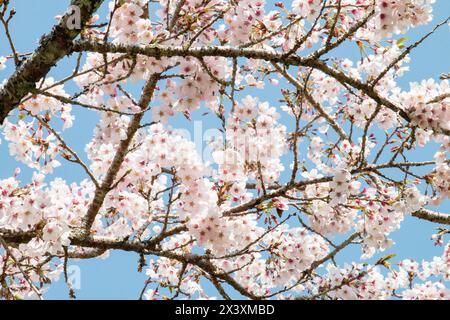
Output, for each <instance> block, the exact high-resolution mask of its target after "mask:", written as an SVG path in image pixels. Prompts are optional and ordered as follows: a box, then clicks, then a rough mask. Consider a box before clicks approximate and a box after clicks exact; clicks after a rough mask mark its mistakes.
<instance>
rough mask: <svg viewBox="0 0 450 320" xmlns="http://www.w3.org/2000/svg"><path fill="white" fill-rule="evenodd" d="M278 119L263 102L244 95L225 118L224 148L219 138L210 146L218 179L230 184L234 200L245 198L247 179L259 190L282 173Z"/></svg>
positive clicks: (283, 134)
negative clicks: (251, 180) (217, 165)
mask: <svg viewBox="0 0 450 320" xmlns="http://www.w3.org/2000/svg"><path fill="white" fill-rule="evenodd" d="M279 117H280V115H279V114H278V113H277V112H276V109H275V108H274V107H270V106H269V104H268V103H267V102H263V103H261V102H259V101H258V99H257V98H253V97H250V96H247V97H246V98H244V99H243V100H242V101H241V103H240V104H238V105H236V106H235V110H234V113H233V114H232V115H231V116H230V117H229V118H228V119H227V123H226V140H225V141H226V143H225V149H223V148H224V143H223V142H222V141H221V140H220V139H218V140H216V141H214V142H213V143H211V146H212V148H213V150H215V151H214V152H213V158H214V161H215V162H216V163H218V164H219V171H218V179H219V180H220V181H221V182H225V183H232V184H233V187H231V189H230V192H231V194H232V196H233V198H234V199H237V200H242V198H241V197H242V196H244V197H246V195H245V183H246V182H247V180H248V179H255V180H256V181H257V184H258V185H259V187H260V188H262V183H264V184H265V185H269V184H271V183H274V182H276V181H277V180H278V178H279V175H280V173H281V172H282V171H283V170H284V166H283V165H282V163H281V160H280V157H281V156H282V155H283V154H284V153H285V152H286V149H287V140H286V127H285V126H283V125H280V124H279V123H278V119H279ZM246 198H247V197H246Z"/></svg>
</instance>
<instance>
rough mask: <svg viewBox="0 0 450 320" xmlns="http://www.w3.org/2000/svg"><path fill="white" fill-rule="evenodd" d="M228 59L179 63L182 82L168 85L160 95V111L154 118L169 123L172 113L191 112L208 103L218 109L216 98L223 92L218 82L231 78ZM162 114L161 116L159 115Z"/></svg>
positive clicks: (216, 58) (205, 59)
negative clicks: (202, 103)
mask: <svg viewBox="0 0 450 320" xmlns="http://www.w3.org/2000/svg"><path fill="white" fill-rule="evenodd" d="M228 62H229V61H228V59H226V58H223V57H205V58H203V59H202V60H201V61H199V60H194V59H191V58H184V59H181V61H179V63H180V65H179V70H180V75H182V76H183V77H184V79H183V80H181V81H179V82H174V81H167V84H166V88H165V90H164V91H162V92H161V94H160V95H159V97H158V98H159V99H160V101H161V102H162V106H161V107H157V108H155V109H154V110H153V114H154V115H156V116H157V119H158V117H159V118H161V119H162V120H166V119H167V117H168V116H169V115H170V114H171V113H173V112H192V111H194V110H197V109H198V108H199V107H200V103H201V102H202V101H203V102H205V105H206V106H208V107H209V106H211V105H215V104H216V101H217V97H216V94H217V93H218V91H219V89H220V83H219V82H218V81H216V80H215V79H218V80H219V81H226V80H227V79H228V78H229V76H230V75H231V68H230V67H229V66H228ZM158 114H159V115H158Z"/></svg>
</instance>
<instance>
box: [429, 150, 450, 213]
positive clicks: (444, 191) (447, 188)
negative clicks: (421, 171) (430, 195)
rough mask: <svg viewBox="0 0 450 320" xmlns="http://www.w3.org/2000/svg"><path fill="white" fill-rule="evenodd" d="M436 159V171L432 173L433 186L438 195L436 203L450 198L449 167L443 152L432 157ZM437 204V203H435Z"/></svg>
mask: <svg viewBox="0 0 450 320" xmlns="http://www.w3.org/2000/svg"><path fill="white" fill-rule="evenodd" d="M434 158H435V159H436V169H435V170H434V172H433V186H434V187H435V188H436V191H437V192H438V193H439V197H437V199H440V200H438V202H440V201H442V200H443V199H445V198H450V179H449V178H448V177H449V176H450V166H449V163H448V161H446V159H445V152H441V151H440V152H437V153H436V154H435V155H434ZM435 203H436V204H438V203H437V202H435Z"/></svg>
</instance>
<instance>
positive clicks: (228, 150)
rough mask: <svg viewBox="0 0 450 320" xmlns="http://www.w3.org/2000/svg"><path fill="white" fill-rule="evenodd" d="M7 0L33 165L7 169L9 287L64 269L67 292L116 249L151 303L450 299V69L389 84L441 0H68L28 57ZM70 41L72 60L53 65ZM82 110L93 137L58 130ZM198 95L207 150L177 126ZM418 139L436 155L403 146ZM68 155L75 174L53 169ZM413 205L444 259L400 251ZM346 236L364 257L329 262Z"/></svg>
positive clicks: (6, 23)
mask: <svg viewBox="0 0 450 320" xmlns="http://www.w3.org/2000/svg"><path fill="white" fill-rule="evenodd" d="M12 2H13V1H8V0H2V1H0V22H1V26H0V27H3V32H4V34H5V36H6V39H7V40H8V41H7V45H8V46H9V48H10V55H8V56H5V57H0V70H1V73H0V78H2V79H4V81H3V83H2V84H1V86H0V120H1V123H2V127H1V133H2V143H3V144H7V145H8V148H9V154H10V156H13V157H14V158H15V159H16V161H17V162H18V163H21V164H23V165H25V166H27V167H29V168H31V169H32V170H33V171H34V174H33V176H32V179H31V180H30V181H26V179H23V178H22V177H21V173H20V170H17V171H16V172H14V173H12V174H11V176H10V177H9V178H7V179H4V180H1V181H0V245H1V247H2V249H0V283H1V286H0V297H1V298H4V299H22V298H24V299H37V298H42V297H43V295H44V293H45V292H46V290H47V289H48V288H49V286H51V285H52V283H53V282H55V281H56V280H57V279H58V278H59V277H62V278H63V279H65V280H66V282H67V284H68V290H69V292H70V296H71V297H75V295H76V291H75V290H74V289H73V288H72V287H71V283H70V281H68V276H67V265H68V263H69V261H70V260H71V259H99V258H101V259H107V258H108V254H109V252H110V251H114V250H125V251H129V252H134V253H135V254H136V257H137V259H136V261H138V262H137V268H138V270H139V271H140V272H143V273H145V274H146V275H147V277H148V281H146V282H145V283H143V288H136V292H137V294H138V293H139V292H141V298H145V299H162V298H169V299H177V298H178V299H199V298H214V297H216V298H219V299H222V298H223V299H230V298H236V297H241V298H249V299H270V298H277V299H392V298H402V299H449V298H450V290H449V289H447V288H446V282H447V284H448V281H449V280H450V243H449V242H448V241H447V242H446V239H445V236H446V234H448V233H450V231H449V229H448V228H447V226H448V225H450V216H449V215H448V214H446V213H445V212H442V208H443V206H444V205H445V202H446V201H448V198H449V197H450V166H449V164H450V161H449V159H448V153H449V152H450V84H449V82H448V80H447V79H446V78H448V75H446V74H443V75H442V76H441V80H440V81H435V80H433V79H424V80H422V79H420V80H419V82H415V83H411V84H410V87H409V89H407V90H405V89H403V88H401V87H400V85H399V84H398V79H399V78H401V77H402V76H403V74H404V73H406V72H412V73H413V72H414V70H412V71H409V68H408V62H409V54H410V53H411V51H412V50H414V49H415V48H416V47H418V46H419V45H421V44H422V43H423V42H424V41H426V39H427V38H428V37H430V36H432V35H433V33H434V32H435V31H436V30H437V29H438V28H441V27H442V28H448V26H447V24H448V22H449V19H447V20H445V21H442V22H440V21H434V20H433V3H434V2H435V1H434V0H402V1H400V0H294V1H292V2H291V1H286V2H277V3H274V2H270V1H266V0H159V1H153V0H113V1H102V0H95V1H85V0H73V1H72V3H71V6H70V8H69V9H68V11H67V12H66V13H65V14H63V15H62V16H59V17H57V20H58V21H57V24H56V25H55V27H54V28H53V29H52V30H51V31H49V33H48V34H47V35H45V36H43V37H42V39H41V41H40V42H39V44H38V45H37V48H36V49H35V51H34V52H32V53H22V52H18V51H17V49H16V46H15V44H14V43H15V42H14V41H15V39H14V37H13V36H12V33H11V30H10V26H11V24H10V23H11V21H13V19H14V15H15V10H14V9H13V7H12ZM102 6H108V8H109V9H108V10H109V11H108V14H107V15H106V16H99V15H97V14H96V11H97V10H98V9H99V8H101V7H102ZM77 23H79V26H78V27H77V26H76V24H77ZM425 24H427V25H428V27H429V30H430V32H429V33H427V34H424V35H423V37H422V38H420V39H419V40H418V41H417V42H413V43H408V41H406V38H405V34H406V35H407V34H408V32H409V31H410V30H411V29H413V28H415V27H417V26H421V25H425ZM3 45H4V44H2V46H3ZM345 46H353V47H354V48H356V50H360V52H361V57H360V59H350V58H342V57H340V56H339V54H337V53H336V52H337V50H339V48H341V47H345ZM68 56H71V59H72V61H73V62H74V63H75V67H74V69H73V72H72V73H71V74H68V75H67V76H66V77H63V78H61V79H55V78H52V77H50V76H49V75H48V73H49V72H50V71H51V70H52V69H53V68H55V65H56V64H57V63H58V62H59V61H60V60H61V59H63V58H65V57H68ZM5 68H6V69H5ZM14 68H15V69H14ZM3 69H5V70H3ZM8 71H11V72H10V73H9V74H10V75H8V76H4V75H5V74H7V73H6V72H8ZM448 71H449V70H442V72H443V73H445V72H448ZM437 76H439V75H437ZM69 84H75V85H76V86H77V87H78V88H79V90H78V91H77V92H70V93H69V90H68V89H67V86H68V85H69ZM136 88H139V91H140V92H141V94H140V95H139V96H138V95H136V94H134V93H133V90H136ZM268 89H270V90H272V91H271V92H273V93H274V94H273V99H271V100H270V101H265V100H264V99H262V98H261V97H259V92H261V90H268ZM73 108H83V109H87V110H89V114H91V115H92V117H98V118H99V121H98V124H97V125H96V127H95V130H94V132H93V133H92V139H91V140H90V141H89V142H88V143H87V144H86V145H85V148H84V150H83V151H82V152H81V151H76V150H75V148H73V146H71V145H70V144H69V143H67V142H66V137H67V135H68V134H69V133H68V132H75V133H76V131H77V122H78V121H80V122H81V121H83V119H75V117H74V116H73V114H72V113H73V112H72V110H73ZM204 110H207V112H208V114H209V116H210V117H212V118H214V121H215V122H214V123H215V124H216V125H217V132H218V134H217V135H216V136H215V137H214V138H212V139H210V140H209V141H207V142H208V146H207V153H208V152H209V154H210V158H209V160H206V159H205V157H204V156H203V155H202V154H200V153H199V152H198V150H197V148H196V145H195V143H194V142H193V141H192V140H191V139H189V138H187V137H186V136H185V135H183V132H182V129H183V127H178V128H174V127H172V126H171V125H170V124H169V122H170V121H171V120H172V119H173V118H175V117H177V116H180V115H181V117H182V118H183V119H184V120H183V121H184V122H185V123H186V125H187V124H188V123H189V122H192V121H195V120H197V121H201V120H202V117H203V116H204V113H203V111H204ZM72 134H73V133H72ZM425 145H435V146H436V150H437V152H436V153H435V154H430V155H429V156H428V160H426V161H421V162H416V161H412V160H411V159H414V154H417V153H420V152H421V150H423V149H422V148H423V147H424V146H425ZM5 156H7V155H2V158H3V157H5ZM73 165H75V166H79V167H80V168H81V169H82V170H83V172H84V176H80V177H79V179H78V180H77V181H74V182H67V181H65V180H63V179H62V178H58V177H57V178H52V179H50V178H49V177H48V176H49V175H50V174H52V173H53V172H54V171H55V172H58V171H56V170H61V168H67V170H70V168H71V166H73ZM57 167H61V168H59V169H56V168H57ZM24 180H25V181H24ZM439 208H441V210H440V209H439ZM406 218H407V219H421V220H424V221H429V222H432V223H435V224H436V228H437V232H436V234H434V235H431V234H430V235H429V236H430V237H432V238H433V240H434V242H435V244H436V245H438V246H441V249H442V250H441V252H442V254H441V255H440V256H436V257H434V258H433V259H432V260H429V261H428V260H425V261H420V262H416V261H413V260H411V259H408V257H402V259H401V260H399V261H400V262H399V263H393V262H392V258H393V254H391V252H393V251H391V250H390V249H391V248H393V247H392V245H393V241H392V239H391V234H392V233H393V232H394V231H396V230H398V229H399V228H401V226H402V222H403V221H404V219H406ZM430 245H431V246H432V245H433V244H432V243H430ZM353 247H358V248H359V251H360V255H361V258H360V259H359V260H357V261H347V263H346V264H339V263H337V262H336V258H338V257H339V255H340V254H342V253H343V252H344V251H345V250H348V249H349V248H353ZM383 252H384V253H383ZM380 253H381V255H380ZM379 257H381V258H379ZM105 263H106V265H107V261H106V262H105ZM204 281H207V282H209V283H211V284H212V285H213V286H214V287H215V289H216V290H215V291H214V292H212V291H211V290H206V289H205V287H204V285H203V283H204Z"/></svg>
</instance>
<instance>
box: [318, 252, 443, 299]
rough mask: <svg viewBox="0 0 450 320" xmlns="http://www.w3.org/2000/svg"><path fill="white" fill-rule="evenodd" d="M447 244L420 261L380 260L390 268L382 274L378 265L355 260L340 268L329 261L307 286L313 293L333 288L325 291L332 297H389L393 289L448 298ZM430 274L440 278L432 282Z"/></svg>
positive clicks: (410, 294)
mask: <svg viewBox="0 0 450 320" xmlns="http://www.w3.org/2000/svg"><path fill="white" fill-rule="evenodd" d="M449 248H450V244H448V245H447V246H446V248H445V250H444V254H443V255H442V256H441V257H434V258H433V260H432V261H423V262H422V263H421V264H419V263H417V262H415V261H412V260H403V261H401V262H400V263H398V268H397V269H394V268H393V267H391V265H390V263H388V262H382V263H380V265H383V266H385V267H387V268H388V269H389V270H390V272H389V273H388V274H387V275H383V272H382V271H381V270H380V267H379V266H375V267H366V266H364V265H362V264H355V263H354V264H351V265H345V266H344V267H343V268H339V267H337V266H335V265H332V264H328V265H327V267H326V270H327V273H326V275H325V276H323V277H317V278H315V279H314V280H313V281H312V283H310V284H309V286H310V288H311V289H312V291H313V293H316V294H317V293H318V291H319V288H322V289H323V290H326V289H327V288H336V289H335V290H331V291H330V292H329V293H328V294H329V295H330V297H331V298H335V299H389V298H390V297H391V296H392V293H393V292H396V294H397V295H399V296H401V297H402V298H403V299H407V300H448V299H449V297H450V290H448V289H447V288H446V287H445V284H444V282H446V281H449V263H450V260H449ZM429 278H438V279H439V278H440V279H442V280H441V281H435V282H433V281H431V280H428V279H429ZM413 281H414V283H413ZM417 281H423V283H417Z"/></svg>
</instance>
